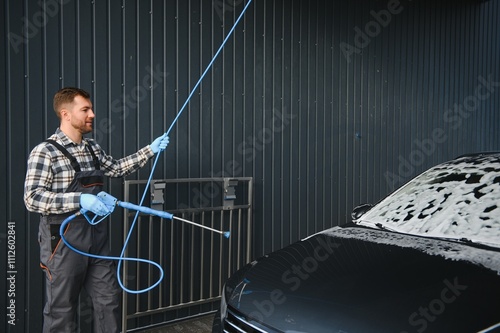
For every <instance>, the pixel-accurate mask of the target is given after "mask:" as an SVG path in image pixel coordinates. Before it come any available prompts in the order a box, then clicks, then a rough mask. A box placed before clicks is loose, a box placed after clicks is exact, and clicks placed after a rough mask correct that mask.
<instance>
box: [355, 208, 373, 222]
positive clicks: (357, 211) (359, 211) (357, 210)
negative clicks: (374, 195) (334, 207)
mask: <svg viewBox="0 0 500 333" xmlns="http://www.w3.org/2000/svg"><path fill="white" fill-rule="evenodd" d="M372 208H373V205H372V204H361V205H359V206H356V207H355V208H354V209H353V210H352V213H351V218H352V219H353V220H357V219H359V218H360V217H361V216H363V215H364V214H365V213H366V212H368V211H369V210H370V209H372Z"/></svg>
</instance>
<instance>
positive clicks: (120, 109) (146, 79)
mask: <svg viewBox="0 0 500 333" xmlns="http://www.w3.org/2000/svg"><path fill="white" fill-rule="evenodd" d="M145 70H146V75H144V76H143V77H142V79H141V81H140V84H139V85H137V86H135V87H133V88H131V89H130V90H129V91H128V92H127V93H124V94H122V95H121V96H120V97H118V98H116V99H114V100H113V101H112V102H111V105H110V106H111V113H112V114H117V115H118V119H119V120H120V121H121V120H124V119H125V118H127V117H128V116H129V114H130V111H131V110H135V109H137V107H138V104H139V103H140V102H142V101H144V100H145V99H146V98H148V96H149V93H150V92H151V91H153V90H154V89H155V88H156V87H158V86H159V85H160V84H162V83H163V82H164V81H165V78H166V77H167V76H168V75H169V74H168V73H166V72H164V71H162V70H161V65H160V64H157V65H156V67H155V68H152V67H150V66H146V68H145ZM96 122H97V123H96V126H95V128H94V136H95V140H96V141H97V142H98V143H101V142H102V139H103V137H104V136H105V135H106V134H109V133H111V132H112V131H114V130H115V128H116V126H115V125H114V124H113V122H112V120H111V118H108V117H106V118H101V119H100V120H97V121H96Z"/></svg>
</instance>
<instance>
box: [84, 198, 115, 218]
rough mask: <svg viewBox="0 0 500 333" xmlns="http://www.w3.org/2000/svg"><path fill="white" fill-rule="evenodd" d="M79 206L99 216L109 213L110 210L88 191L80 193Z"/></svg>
mask: <svg viewBox="0 0 500 333" xmlns="http://www.w3.org/2000/svg"><path fill="white" fill-rule="evenodd" d="M80 207H82V208H83V209H85V210H87V211H91V212H92V213H94V214H96V215H99V216H104V215H108V214H109V213H111V210H110V209H109V208H108V206H106V205H105V204H104V203H103V202H102V201H101V199H99V198H98V197H97V196H95V195H93V194H89V193H82V194H81V195H80Z"/></svg>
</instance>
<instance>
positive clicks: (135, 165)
mask: <svg viewBox="0 0 500 333" xmlns="http://www.w3.org/2000/svg"><path fill="white" fill-rule="evenodd" d="M153 156H154V153H153V151H152V150H151V147H150V146H146V147H144V148H142V149H140V150H139V151H138V152H137V153H135V154H131V155H129V156H126V157H123V158H120V159H114V158H113V157H112V156H110V155H107V154H106V153H105V152H104V151H103V150H101V151H100V158H99V161H100V162H101V168H102V170H103V171H104V174H105V175H106V176H108V177H124V176H127V175H129V174H131V173H132V172H134V171H136V170H138V169H140V168H142V167H143V166H144V165H146V163H147V162H148V161H149V159H150V158H151V157H153Z"/></svg>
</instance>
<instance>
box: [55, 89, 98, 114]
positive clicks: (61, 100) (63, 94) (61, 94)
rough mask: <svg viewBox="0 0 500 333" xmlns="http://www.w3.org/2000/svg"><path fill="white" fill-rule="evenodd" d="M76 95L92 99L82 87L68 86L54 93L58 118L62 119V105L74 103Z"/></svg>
mask: <svg viewBox="0 0 500 333" xmlns="http://www.w3.org/2000/svg"><path fill="white" fill-rule="evenodd" d="M76 96H82V97H83V98H86V99H90V94H89V93H88V92H86V91H85V90H83V89H80V88H74V87H66V88H62V89H60V90H59V91H57V92H56V94H55V95H54V102H53V106H54V111H55V113H56V115H57V118H59V119H61V108H62V106H63V105H64V104H69V103H73V101H74V99H75V97H76Z"/></svg>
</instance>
